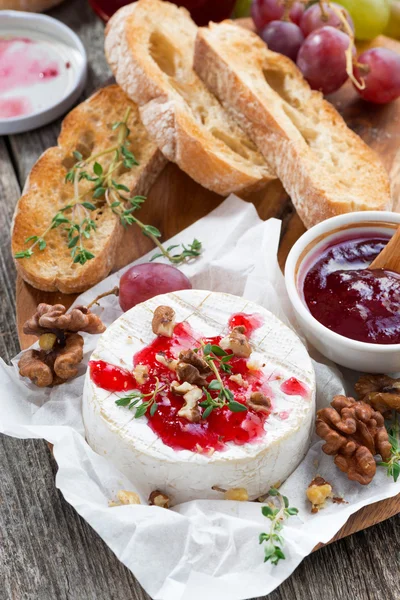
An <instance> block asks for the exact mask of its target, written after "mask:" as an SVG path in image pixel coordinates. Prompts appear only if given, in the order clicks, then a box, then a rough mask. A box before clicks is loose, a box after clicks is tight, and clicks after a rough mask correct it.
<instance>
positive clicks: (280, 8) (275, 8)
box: [251, 0, 285, 31]
mask: <svg viewBox="0 0 400 600" xmlns="http://www.w3.org/2000/svg"><path fill="white" fill-rule="evenodd" d="M284 12H285V5H284V2H283V0H253V3H252V5H251V16H252V17H253V21H254V24H255V26H256V29H257V31H262V30H263V29H264V27H265V26H266V25H268V23H270V22H271V21H279V19H281V18H282V17H283V13H284Z"/></svg>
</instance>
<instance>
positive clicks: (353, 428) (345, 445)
mask: <svg viewBox="0 0 400 600" xmlns="http://www.w3.org/2000/svg"><path fill="white" fill-rule="evenodd" d="M316 432H317V435H319V437H321V438H322V439H324V440H325V444H324V446H323V447H322V450H323V451H324V452H325V454H329V455H332V456H335V464H336V466H337V467H339V469H340V470H341V471H343V472H344V473H347V477H348V478H349V479H350V480H351V481H358V482H359V483H361V484H363V485H367V484H368V483H371V481H372V479H373V477H374V475H375V473H376V463H375V460H374V456H375V455H376V454H380V455H381V457H382V460H383V461H387V460H389V458H390V454H391V446H390V443H389V440H388V434H387V431H386V428H385V424H384V419H383V416H382V415H381V414H380V413H379V412H377V411H375V410H374V409H373V408H372V407H371V406H369V404H366V403H365V402H356V401H355V400H354V398H347V397H346V396H335V397H334V398H333V400H332V402H331V407H328V408H323V409H321V410H319V411H318V413H317V423H316Z"/></svg>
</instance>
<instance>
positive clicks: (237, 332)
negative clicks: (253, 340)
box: [219, 325, 251, 358]
mask: <svg viewBox="0 0 400 600" xmlns="http://www.w3.org/2000/svg"><path fill="white" fill-rule="evenodd" d="M245 331H246V328H245V327H243V325H239V326H238V327H234V328H233V329H232V331H231V332H230V334H229V335H227V336H226V337H224V338H222V340H221V341H220V343H219V345H220V346H221V348H223V350H232V352H233V354H234V355H235V356H237V357H239V358H249V356H250V354H251V346H250V344H249V340H248V339H247V337H246V336H245V335H244V332H245Z"/></svg>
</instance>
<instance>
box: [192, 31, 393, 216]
mask: <svg viewBox="0 0 400 600" xmlns="http://www.w3.org/2000/svg"><path fill="white" fill-rule="evenodd" d="M194 68H195V70H196V71H197V73H198V74H199V75H200V77H201V78H202V79H203V81H204V82H205V83H206V84H207V86H208V87H209V88H210V89H211V91H212V92H213V93H214V94H215V95H216V96H217V97H218V98H219V100H220V101H221V102H222V104H223V105H224V107H225V108H226V110H228V111H229V112H230V114H231V115H232V116H233V117H234V118H235V119H237V120H238V122H239V123H240V124H241V125H242V127H243V129H244V130H245V131H246V132H247V133H248V135H249V136H250V137H251V138H252V140H253V141H254V142H255V143H256V145H257V146H258V148H259V149H260V151H261V152H262V154H263V155H264V157H265V158H266V160H267V161H268V163H269V164H270V166H271V168H272V169H273V170H274V171H275V172H276V174H277V175H278V177H279V179H280V180H281V181H282V183H283V185H284V187H285V189H286V191H287V192H288V194H289V195H290V197H291V198H292V201H293V203H294V205H295V207H296V209H297V211H298V213H299V216H300V218H301V219H302V221H303V223H304V224H305V225H306V227H311V226H312V225H315V224H316V223H318V222H320V221H322V220H324V219H327V218H329V217H332V216H334V215H337V214H341V213H347V212H351V211H357V210H360V211H361V210H385V209H390V207H391V198H390V184H389V179H388V175H387V173H386V171H385V169H384V167H383V165H382V164H381V163H380V161H379V159H378V156H377V155H376V154H375V152H374V151H373V150H372V149H371V148H369V147H368V146H367V145H366V144H365V143H364V142H363V141H362V140H361V138H359V136H357V135H356V134H355V133H354V132H353V131H351V130H350V129H349V128H348V127H347V125H346V123H345V122H344V120H343V119H342V117H341V116H340V115H339V113H338V112H337V111H336V109H335V108H334V107H333V106H332V105H331V104H330V103H329V102H327V101H326V100H324V99H323V97H322V94H321V93H320V92H316V91H312V90H311V89H310V87H309V85H308V83H307V82H306V81H305V80H304V78H303V76H302V74H301V73H300V71H299V69H298V68H297V67H296V65H295V64H294V63H293V62H292V61H291V60H290V59H288V58H286V57H285V56H282V55H281V54H276V53H275V52H271V51H270V50H268V48H267V46H266V45H265V44H264V42H262V41H261V40H260V38H258V36H257V35H255V34H254V33H252V32H250V31H247V30H244V29H242V28H240V27H238V26H237V25H235V24H234V23H233V22H232V21H224V22H223V23H221V24H218V25H217V24H214V23H211V24H210V27H209V28H201V29H199V31H198V35H197V39H196V46H195V58H194Z"/></svg>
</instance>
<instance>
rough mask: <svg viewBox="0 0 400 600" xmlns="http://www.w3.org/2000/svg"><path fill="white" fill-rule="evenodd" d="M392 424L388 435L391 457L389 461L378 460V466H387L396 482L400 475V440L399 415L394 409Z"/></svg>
mask: <svg viewBox="0 0 400 600" xmlns="http://www.w3.org/2000/svg"><path fill="white" fill-rule="evenodd" d="M393 413H394V414H393V420H392V425H391V426H389V427H388V428H387V429H388V436H389V442H390V444H391V457H390V459H389V460H388V461H387V462H378V466H380V467H385V469H386V470H387V474H388V476H389V477H393V480H394V481H395V482H396V481H397V480H398V478H399V475H400V440H399V433H400V428H399V416H398V414H397V412H396V411H393Z"/></svg>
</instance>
